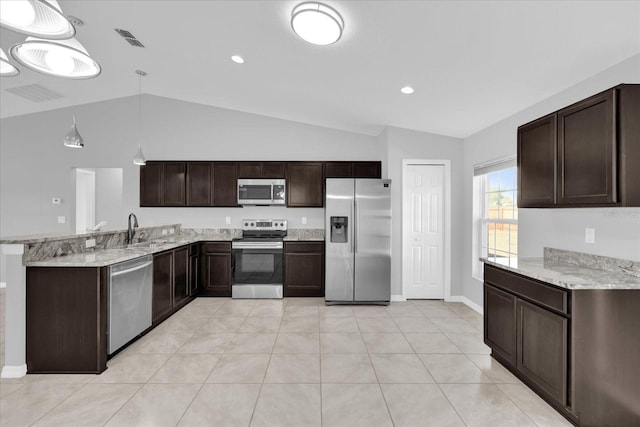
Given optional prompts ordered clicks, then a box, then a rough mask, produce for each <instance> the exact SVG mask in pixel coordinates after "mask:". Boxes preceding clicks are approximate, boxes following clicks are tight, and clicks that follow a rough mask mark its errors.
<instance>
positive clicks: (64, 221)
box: [58, 216, 67, 224]
mask: <svg viewBox="0 0 640 427" xmlns="http://www.w3.org/2000/svg"><path fill="white" fill-rule="evenodd" d="M66 222H67V217H66V216H59V217H58V224H65V223H66Z"/></svg>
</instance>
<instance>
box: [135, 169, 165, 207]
mask: <svg viewBox="0 0 640 427" xmlns="http://www.w3.org/2000/svg"><path fill="white" fill-rule="evenodd" d="M162 171H163V164H162V162H147V164H146V165H144V166H140V206H141V207H143V206H162V200H163V198H162V176H163V173H162Z"/></svg>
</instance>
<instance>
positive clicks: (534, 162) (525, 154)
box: [518, 113, 557, 208]
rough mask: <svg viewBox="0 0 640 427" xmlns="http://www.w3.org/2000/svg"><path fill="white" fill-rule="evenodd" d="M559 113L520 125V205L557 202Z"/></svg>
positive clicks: (545, 204) (533, 205)
mask: <svg viewBox="0 0 640 427" xmlns="http://www.w3.org/2000/svg"><path fill="white" fill-rule="evenodd" d="M556 165H557V162H556V115H555V113H554V114H550V115H548V116H545V117H542V118H540V119H538V120H535V121H533V122H531V123H528V124H526V125H524V126H520V127H519V128H518V182H519V185H518V207H520V208H526V207H542V206H549V207H550V206H553V205H555V203H556V169H557V166H556Z"/></svg>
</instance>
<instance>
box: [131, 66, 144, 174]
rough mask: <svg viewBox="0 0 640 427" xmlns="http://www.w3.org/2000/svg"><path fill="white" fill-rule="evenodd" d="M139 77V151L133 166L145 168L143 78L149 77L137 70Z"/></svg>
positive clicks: (134, 157)
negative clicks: (143, 148)
mask: <svg viewBox="0 0 640 427" xmlns="http://www.w3.org/2000/svg"><path fill="white" fill-rule="evenodd" d="M136 74H137V75H138V132H139V133H138V151H137V152H136V155H135V156H133V164H134V165H138V166H144V165H146V164H147V159H146V158H145V157H144V154H142V78H143V77H145V76H146V75H147V73H145V72H144V71H142V70H136Z"/></svg>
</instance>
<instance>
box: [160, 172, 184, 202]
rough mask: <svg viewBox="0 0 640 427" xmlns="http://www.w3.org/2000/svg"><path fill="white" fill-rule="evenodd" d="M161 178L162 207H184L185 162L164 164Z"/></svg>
mask: <svg viewBox="0 0 640 427" xmlns="http://www.w3.org/2000/svg"><path fill="white" fill-rule="evenodd" d="M163 166H164V172H163V176H162V195H163V206H184V205H185V202H186V197H185V177H186V165H185V162H164V165H163Z"/></svg>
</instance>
